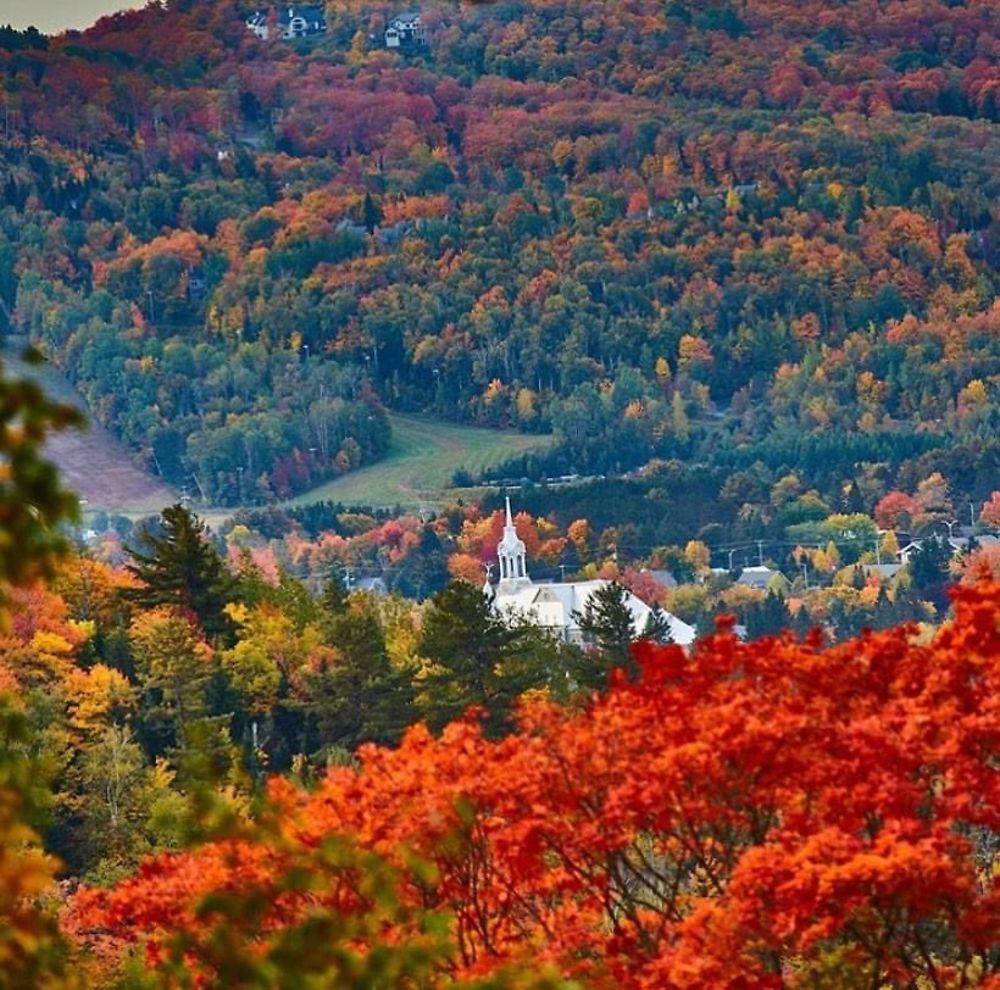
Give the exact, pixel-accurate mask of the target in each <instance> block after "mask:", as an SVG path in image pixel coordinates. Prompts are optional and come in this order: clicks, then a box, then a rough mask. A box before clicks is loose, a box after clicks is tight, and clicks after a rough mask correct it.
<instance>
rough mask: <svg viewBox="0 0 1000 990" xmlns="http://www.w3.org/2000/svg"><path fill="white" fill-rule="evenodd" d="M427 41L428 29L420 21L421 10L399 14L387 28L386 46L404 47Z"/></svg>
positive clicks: (422, 43)
mask: <svg viewBox="0 0 1000 990" xmlns="http://www.w3.org/2000/svg"><path fill="white" fill-rule="evenodd" d="M426 43H427V29H426V28H425V27H424V26H423V24H421V22H420V11H419V10H408V11H406V12H405V13H403V14H397V15H396V16H395V17H394V18H393V19H392V20H391V21H389V25H388V27H387V28H386V29H385V47H386V48H404V47H406V46H407V45H424V44H426Z"/></svg>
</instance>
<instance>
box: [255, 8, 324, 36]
mask: <svg viewBox="0 0 1000 990" xmlns="http://www.w3.org/2000/svg"><path fill="white" fill-rule="evenodd" d="M246 25H247V28H248V29H249V30H250V31H253V33H254V34H255V35H257V37H258V38H260V40H261V41H267V39H268V38H269V37H270V36H271V28H272V22H271V17H270V13H269V11H267V10H257V11H254V13H252V14H251V15H250V16H249V17H248V18H247V19H246ZM273 26H274V28H275V31H276V33H277V35H278V36H279V37H281V38H282V39H284V40H285V41H291V40H292V39H293V38H310V37H313V36H314V35H317V34H325V33H326V13H325V12H324V10H323V7H322V6H321V5H309V6H301V7H288V6H285V7H279V8H278V11H277V15H276V22H275V23H274V25H273Z"/></svg>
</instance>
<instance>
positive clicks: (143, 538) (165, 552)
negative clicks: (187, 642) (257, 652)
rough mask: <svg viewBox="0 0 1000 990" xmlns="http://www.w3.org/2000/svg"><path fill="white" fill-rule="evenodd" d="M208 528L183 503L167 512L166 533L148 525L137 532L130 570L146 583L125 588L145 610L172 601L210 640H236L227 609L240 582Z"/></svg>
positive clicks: (130, 551) (164, 516)
mask: <svg viewBox="0 0 1000 990" xmlns="http://www.w3.org/2000/svg"><path fill="white" fill-rule="evenodd" d="M206 532H207V527H206V526H205V524H204V523H203V522H202V521H201V520H200V519H199V518H198V517H197V516H196V515H194V513H192V512H190V511H188V510H187V509H186V508H185V507H184V506H183V505H172V506H170V507H169V508H166V509H164V510H163V513H162V519H161V532H159V533H158V532H156V531H154V530H153V529H152V528H150V527H149V526H147V527H145V528H143V529H141V530H140V531H139V534H138V542H139V547H128V548H126V552H127V553H128V555H129V557H130V558H131V563H129V564H127V565H126V568H127V570H129V571H130V572H131V573H132V574H134V575H135V576H136V577H137V578H139V579H140V580H141V581H142V583H143V585H144V587H142V588H136V589H134V590H130V591H128V592H126V596H127V597H128V598H129V599H130V600H131V601H133V602H135V603H136V604H137V605H139V606H141V607H142V608H152V607H155V606H157V605H173V606H176V607H178V608H181V609H185V610H187V611H189V612H191V613H193V614H194V615H195V616H196V617H197V619H198V622H199V623H200V624H201V627H202V629H203V630H204V631H205V634H206V635H207V636H208V637H209V638H211V639H216V638H219V639H222V640H223V641H225V642H227V643H230V644H231V643H232V641H233V638H234V635H235V624H234V623H233V621H232V620H231V619H230V618H229V616H228V615H226V613H225V611H224V609H225V606H226V605H227V603H229V602H230V601H232V599H233V598H234V597H235V593H236V581H235V579H234V578H233V576H232V574H230V572H229V570H228V569H227V568H226V565H225V563H224V562H223V560H222V558H221V557H220V556H219V553H218V551H217V550H216V549H215V547H214V546H212V544H211V543H210V542H209V541H208V539H207V537H206Z"/></svg>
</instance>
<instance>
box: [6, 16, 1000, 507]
mask: <svg viewBox="0 0 1000 990" xmlns="http://www.w3.org/2000/svg"><path fill="white" fill-rule="evenodd" d="M247 12H248V11H247V9H244V8H242V7H241V6H240V5H238V4H236V3H233V2H231V0H222V2H217V3H212V4H197V3H192V2H185V0H175V2H167V3H164V4H161V5H158V6H151V7H150V8H148V9H147V10H145V11H141V12H137V13H130V14H123V15H119V16H117V17H115V18H110V19H107V20H104V21H102V22H100V23H99V24H98V25H97V26H96V27H95V28H93V29H92V30H91V31H89V32H87V33H85V34H83V35H73V36H63V37H60V38H56V39H52V40H46V39H43V38H41V37H40V36H37V35H24V34H17V33H16V32H9V31H8V32H6V33H4V34H2V35H0V73H2V75H3V80H4V101H3V107H2V128H0V132H2V133H0V137H2V140H3V162H4V175H3V179H2V191H0V195H2V201H3V208H2V213H0V298H2V299H3V302H4V309H5V310H7V311H9V313H10V318H11V319H12V320H13V321H14V323H16V324H17V325H18V326H20V327H22V328H23V329H25V330H26V331H27V332H29V333H30V334H31V336H32V337H33V338H34V339H35V340H36V341H37V342H39V343H40V344H41V345H43V346H44V348H45V349H46V350H47V351H48V352H49V353H50V354H51V355H52V357H53V359H54V360H55V361H56V362H57V363H58V364H59V365H60V366H61V367H62V368H64V369H65V370H66V371H67V373H68V374H69V375H70V377H71V378H72V379H73V380H74V382H75V383H76V384H77V385H78V386H79V388H80V389H81V390H82V391H83V393H84V394H85V395H86V397H87V399H88V401H89V402H90V405H91V408H92V410H93V412H94V414H95V416H96V417H97V418H98V419H100V420H101V421H102V422H103V423H105V424H106V425H108V426H110V427H111V428H112V429H113V430H115V431H116V432H118V433H119V434H120V435H121V436H122V437H123V438H124V439H125V440H126V442H127V443H129V444H130V445H132V446H133V447H134V448H136V449H137V450H138V451H140V452H141V456H142V457H143V458H144V460H145V462H146V463H147V465H148V466H149V467H150V469H151V470H154V471H156V472H159V473H160V474H162V475H163V477H164V478H166V479H167V480H168V481H171V482H173V483H175V484H187V485H189V486H190V487H192V489H193V488H194V484H195V483H196V484H197V485H198V486H200V487H201V488H202V490H203V491H204V492H205V494H206V495H207V496H208V497H209V498H211V499H213V500H216V501H222V502H236V501H243V502H252V501H264V500H266V499H268V498H271V497H273V496H275V495H278V496H281V495H287V494H289V493H291V492H293V491H296V490H301V489H302V488H304V487H305V486H307V485H309V484H310V483H315V482H316V481H318V480H320V479H322V478H325V477H329V476H331V475H334V474H337V473H340V472H343V471H346V470H350V469H351V468H353V467H355V466H357V465H360V464H363V463H366V462H368V461H371V460H372V459H374V458H377V457H378V456H379V455H380V454H381V453H382V452H384V451H385V450H386V449H387V445H388V442H389V427H388V423H387V420H386V418H385V415H384V409H385V407H386V406H388V407H391V408H397V409H401V410H419V411H422V412H427V413H432V414H434V415H438V416H441V417H445V418H449V419H454V420H459V421H466V422H475V423H480V424H491V425H499V426H510V427H513V428H517V429H521V430H526V431H547V430H550V429H551V430H554V431H555V433H556V435H557V439H558V440H559V441H560V443H559V445H558V447H557V448H556V449H555V450H554V451H553V452H552V453H549V454H547V455H545V457H544V459H543V460H542V461H539V459H538V458H529V459H528V460H527V461H526V462H525V463H524V464H518V465H516V466H515V467H516V468H517V470H518V471H519V472H527V473H529V474H532V475H536V476H537V475H539V474H541V473H542V472H545V471H547V472H549V473H555V474H560V473H568V472H576V471H578V472H614V471H620V470H625V469H628V468H631V467H635V466H637V465H640V464H642V463H644V462H645V461H647V460H648V459H649V458H650V457H652V456H659V457H682V458H695V459H698V460H704V461H708V462H710V463H715V464H716V465H717V466H719V467H720V468H732V466H733V465H734V464H752V463H753V462H754V461H755V460H758V459H761V460H763V461H764V462H765V463H767V464H768V465H769V467H771V468H772V469H775V470H776V471H777V473H778V475H779V476H780V473H781V472H780V470H779V469H780V468H781V467H796V466H797V460H798V458H799V456H800V454H801V451H802V444H803V443H808V442H809V440H810V438H811V437H814V438H816V440H817V441H818V442H821V443H824V444H827V445H828V447H829V450H830V451H831V453H830V454H829V456H828V457H825V458H824V463H823V469H824V471H823V473H824V478H823V485H824V486H825V491H824V492H823V494H824V495H829V494H830V493H831V492H833V493H837V492H839V490H840V488H841V487H842V485H843V484H844V483H847V482H850V481H851V480H852V479H854V478H856V477H858V476H859V475H865V474H866V472H867V475H868V476H870V477H872V478H875V479H876V482H874V483H873V484H872V485H869V486H868V488H869V489H870V491H871V497H870V501H871V502H872V503H874V501H875V500H876V499H877V497H879V495H880V494H881V493H882V492H884V491H885V490H888V489H891V488H892V487H894V486H895V485H896V484H897V475H898V473H899V471H900V470H901V469H905V472H906V473H905V474H904V478H903V481H902V482H900V483H901V484H905V485H908V486H909V487H911V488H912V487H914V486H915V484H916V483H917V482H918V481H920V480H921V479H923V478H925V477H927V476H929V475H931V474H932V473H933V472H934V471H935V470H939V471H942V472H943V473H944V475H945V477H946V479H947V480H948V481H950V482H951V483H952V485H953V487H954V490H955V495H956V496H957V500H964V499H965V498H966V497H967V498H969V499H974V500H978V501H982V500H983V499H985V498H986V497H987V496H988V495H989V493H990V490H991V488H992V487H994V485H993V482H994V481H995V474H996V470H997V466H998V463H1000V458H998V447H997V442H996V440H995V439H994V435H995V433H996V427H997V412H996V401H997V380H998V379H997V375H998V366H1000V343H998V329H1000V308H998V306H997V304H996V298H997V289H998V279H1000V276H998V272H997V262H998V259H1000V213H998V210H997V206H996V203H997V201H998V193H1000V175H998V173H997V170H996V168H995V162H996V161H997V160H998V157H1000V11H998V10H997V7H996V5H995V4H994V3H992V2H990V0H979V2H976V0H970V2H965V3H959V2H944V0H919V2H912V0H910V2H905V3H904V2H884V0H883V2H876V0H845V2H842V3H838V4H836V5H832V4H830V3H826V2H809V3H800V2H796V3H792V2H777V0H770V2H765V0H745V2H727V3H714V2H709V3H694V2H691V3H686V2H681V0H677V2H673V3H662V2H660V0H631V2H622V3H618V2H615V3H611V2H590V3H575V2H573V3H571V2H569V0H539V2H533V3H527V2H515V0H510V2H498V3H491V4H474V3H461V4H448V3H426V4H424V5H423V6H422V8H421V13H422V17H423V21H424V23H425V25H426V27H427V29H428V40H427V44H426V46H411V47H409V48H405V49H403V50H400V51H392V52H390V51H387V50H386V49H385V47H384V42H383V36H382V31H383V28H384V26H385V23H386V20H387V18H388V17H389V16H391V15H392V14H393V13H396V12H397V11H396V9H395V8H393V7H392V6H390V5H387V4H380V3H353V2H333V3H330V4H328V5H327V15H328V23H329V29H328V31H327V33H326V35H325V36H322V37H320V38H318V39H307V40H302V41H296V42H292V43H288V42H282V41H273V40H272V41H269V42H262V41H260V40H258V39H257V38H256V37H254V36H253V35H252V34H251V33H250V32H249V31H248V30H247V29H246V27H245V25H244V18H245V16H246V14H247ZM192 475H194V476H195V478H194V480H192V478H191V476H192ZM805 480H806V482H807V485H808V484H812V483H813V481H812V479H811V478H807V479H805ZM866 508H868V509H870V508H871V505H868V506H866Z"/></svg>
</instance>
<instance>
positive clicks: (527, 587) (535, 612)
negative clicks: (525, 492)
mask: <svg viewBox="0 0 1000 990" xmlns="http://www.w3.org/2000/svg"><path fill="white" fill-rule="evenodd" d="M497 558H498V559H499V561H500V580H499V581H498V582H497V583H496V585H492V584H490V582H489V581H487V582H486V586H485V587H484V588H483V592H484V594H486V595H487V596H488V597H489V598H490V599H491V600H492V602H493V607H494V608H495V609H496V611H497V612H498V613H499V614H501V615H503V616H504V617H506V618H509V619H514V618H519V617H525V618H527V619H529V620H530V621H532V622H534V623H535V624H536V625H539V626H542V627H543V628H545V629H548V630H550V631H551V632H552V633H553V634H555V635H556V636H558V637H559V638H561V639H562V640H564V641H565V642H568V643H576V644H582V643H583V642H584V637H583V632H582V631H581V629H580V624H579V621H578V619H577V615H579V614H582V613H583V612H584V611H585V610H586V608H587V603H588V602H589V601H590V599H591V597H592V596H593V594H594V592H596V591H598V590H599V589H601V588H603V587H605V586H607V585H609V584H610V583H611V582H610V581H605V580H603V579H597V580H593V581H532V580H531V578H529V577H528V567H527V560H526V554H525V546H524V541H523V540H522V539H521V538H520V537H519V536H518V535H517V530H516V529H515V528H514V520H513V517H512V516H511V512H510V499H509V498H508V499H507V522H506V525H505V526H504V530H503V538H502V539H501V540H500V542H499V543H498V544H497ZM625 602H626V604H627V605H628V608H629V611H630V612H631V613H632V626H633V628H634V629H635V630H636V634H637V636H641V635H642V632H643V630H644V629H645V628H646V623H647V621H648V620H649V616H650V613H651V612H652V609H651V608H650V607H649V606H648V605H647V604H646V603H645V602H644V601H642V599H640V598H637V597H636V596H635V595H633V594H632V592H631V591H627V590H626V597H625ZM663 614H664V617H665V618H666V620H667V623H668V624H669V626H670V633H671V636H672V637H673V641H674V642H675V643H677V644H678V645H679V646H689V645H690V644H691V643H692V642H694V638H695V630H694V627H693V626H689V625H688V624H687V623H686V622H682V621H681V620H680V619H678V618H677V616H675V615H671V614H670V613H669V612H664V613H663Z"/></svg>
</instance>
